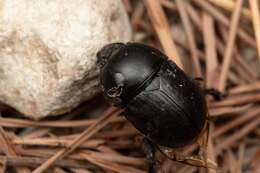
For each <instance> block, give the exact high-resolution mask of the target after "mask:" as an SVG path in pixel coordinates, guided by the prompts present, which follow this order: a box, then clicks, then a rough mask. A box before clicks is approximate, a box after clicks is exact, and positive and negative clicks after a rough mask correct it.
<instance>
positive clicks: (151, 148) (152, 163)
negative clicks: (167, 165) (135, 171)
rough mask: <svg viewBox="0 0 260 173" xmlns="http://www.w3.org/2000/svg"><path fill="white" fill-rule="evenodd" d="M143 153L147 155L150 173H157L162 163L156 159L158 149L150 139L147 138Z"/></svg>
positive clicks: (144, 141) (144, 142)
mask: <svg viewBox="0 0 260 173" xmlns="http://www.w3.org/2000/svg"><path fill="white" fill-rule="evenodd" d="M143 151H144V152H145V154H146V160H147V162H148V173H156V168H157V166H158V165H159V166H160V162H159V161H158V160H156V158H155V151H156V147H155V144H153V143H152V142H151V141H150V140H149V139H147V138H146V137H145V138H144V140H143ZM162 172H164V171H163V170H162Z"/></svg>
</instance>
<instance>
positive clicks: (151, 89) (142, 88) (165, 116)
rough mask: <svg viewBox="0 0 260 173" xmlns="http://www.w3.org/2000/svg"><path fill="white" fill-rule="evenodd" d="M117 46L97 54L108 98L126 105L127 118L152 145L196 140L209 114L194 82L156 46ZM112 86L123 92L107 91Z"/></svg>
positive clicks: (115, 102)
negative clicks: (113, 93) (113, 92)
mask: <svg viewBox="0 0 260 173" xmlns="http://www.w3.org/2000/svg"><path fill="white" fill-rule="evenodd" d="M116 44H117V45H116V46H115V44H110V45H107V46H106V47H105V48H103V49H102V50H101V51H100V52H99V53H98V59H99V60H100V59H102V63H101V61H100V63H99V64H102V65H101V66H102V67H101V70H100V82H101V86H102V87H103V92H104V96H105V97H106V98H107V99H108V100H109V101H110V102H112V103H114V104H115V105H118V106H120V107H122V108H124V109H125V113H124V115H125V116H126V118H127V119H128V120H129V121H130V122H131V123H132V124H133V125H134V126H135V127H136V128H137V129H138V130H139V131H140V132H142V133H143V134H144V135H145V136H146V137H148V138H149V139H150V140H151V141H153V142H154V143H156V144H159V145H162V146H166V147H172V148H178V147H184V146H186V145H188V144H190V143H192V142H194V141H195V140H196V138H197V137H198V135H199V134H200V132H201V130H202V129H203V127H204V124H205V120H206V116H207V107H206V101H205V97H204V95H203V93H202V91H201V90H200V88H199V87H198V86H197V84H196V83H195V82H194V80H192V79H191V78H189V77H188V76H187V75H186V74H185V73H184V72H183V71H182V70H181V69H180V68H179V67H177V65H176V64H175V63H174V62H172V61H170V60H168V59H167V57H166V56H165V55H164V54H162V53H161V52H160V51H158V50H157V49H154V48H152V47H149V46H146V45H143V44H139V43H127V44H122V43H116ZM104 61H105V63H104ZM111 88H114V89H116V90H117V89H118V90H120V91H118V92H117V94H116V95H111V94H108V93H109V92H110V91H111ZM113 91H114V90H113Z"/></svg>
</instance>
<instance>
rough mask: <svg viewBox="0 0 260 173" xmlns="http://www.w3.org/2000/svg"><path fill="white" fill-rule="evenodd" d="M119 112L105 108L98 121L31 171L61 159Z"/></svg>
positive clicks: (43, 168)
mask: <svg viewBox="0 0 260 173" xmlns="http://www.w3.org/2000/svg"><path fill="white" fill-rule="evenodd" d="M120 112H122V111H118V109H117V108H114V107H111V108H109V109H108V110H106V111H105V112H104V113H103V114H102V115H101V117H100V118H99V119H98V121H96V122H95V123H94V124H92V125H91V126H90V127H89V128H87V129H86V130H85V131H83V132H82V133H81V135H80V136H78V137H77V138H76V139H74V140H73V141H72V142H71V144H70V146H69V147H68V148H65V149H61V150H60V151H58V152H57V153H56V154H55V155H53V156H52V157H51V158H50V159H49V160H47V161H46V162H45V163H43V164H42V165H41V166H39V167H38V168H37V169H35V170H34V171H33V173H42V172H44V171H46V170H47V169H48V168H49V167H50V166H51V165H52V164H53V163H54V162H56V161H57V160H60V159H62V158H63V157H65V156H66V155H67V154H69V153H71V152H72V151H74V150H75V149H76V148H77V147H78V146H80V145H81V144H82V143H83V142H85V141H86V140H87V139H89V138H90V137H91V136H92V135H93V134H95V133H96V132H97V131H98V130H100V129H101V128H103V127H104V126H105V125H107V123H109V121H110V120H111V119H112V118H113V117H114V116H116V115H118V114H119V113H120Z"/></svg>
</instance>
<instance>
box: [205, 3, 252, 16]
mask: <svg viewBox="0 0 260 173" xmlns="http://www.w3.org/2000/svg"><path fill="white" fill-rule="evenodd" d="M208 1H210V2H211V3H212V4H215V5H216V6H219V7H222V8H223V9H226V10H229V11H231V12H232V11H233V10H234V8H235V1H233V0H208ZM241 13H242V15H243V16H245V17H246V18H247V19H250V20H251V18H252V14H251V12H250V11H249V9H247V8H243V9H242V12H241Z"/></svg>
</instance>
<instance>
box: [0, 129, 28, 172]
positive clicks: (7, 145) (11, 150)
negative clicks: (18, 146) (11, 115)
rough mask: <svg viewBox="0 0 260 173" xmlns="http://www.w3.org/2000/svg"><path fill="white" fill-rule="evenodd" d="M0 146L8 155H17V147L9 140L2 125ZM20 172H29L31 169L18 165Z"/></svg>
mask: <svg viewBox="0 0 260 173" xmlns="http://www.w3.org/2000/svg"><path fill="white" fill-rule="evenodd" d="M0 146H1V150H3V152H4V153H5V154H6V155H7V156H17V153H16V150H15V147H14V146H13V144H12V143H11V142H10V141H9V139H8V137H7V135H6V133H5V130H4V129H3V128H2V127H1V126H0ZM16 170H17V172H18V173H29V172H30V170H29V169H28V168H26V167H17V168H16Z"/></svg>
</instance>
